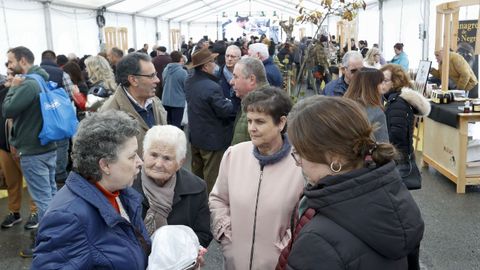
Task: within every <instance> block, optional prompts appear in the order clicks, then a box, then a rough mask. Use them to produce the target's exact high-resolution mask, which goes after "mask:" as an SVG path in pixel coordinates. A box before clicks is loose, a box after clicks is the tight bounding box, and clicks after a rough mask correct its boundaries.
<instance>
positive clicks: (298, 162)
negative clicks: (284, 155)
mask: <svg viewBox="0 0 480 270" xmlns="http://www.w3.org/2000/svg"><path fill="white" fill-rule="evenodd" d="M290 155H292V158H293V160H295V164H296V165H297V166H300V165H302V160H301V159H300V155H298V153H297V151H295V150H293V151H292V153H290Z"/></svg>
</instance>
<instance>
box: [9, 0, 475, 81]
mask: <svg viewBox="0 0 480 270" xmlns="http://www.w3.org/2000/svg"><path fill="white" fill-rule="evenodd" d="M298 2H299V0H278V1H269V0H0V36H1V38H0V52H6V51H7V50H8V48H10V47H14V46H19V45H23V46H26V47H28V48H30V49H31V50H32V51H33V52H34V54H35V55H36V56H37V60H39V59H38V58H39V55H40V54H41V52H42V51H44V50H45V49H47V48H48V49H53V50H54V51H55V52H56V53H57V54H68V53H71V52H73V53H76V54H77V55H79V56H83V55H84V54H95V53H97V52H98V51H99V50H100V49H101V46H100V42H99V40H100V39H102V40H103V39H104V33H103V31H100V30H99V27H98V26H97V20H96V18H97V15H98V14H99V12H102V9H103V8H104V9H103V10H104V12H103V17H104V18H105V26H106V27H109V26H110V27H123V28H126V29H127V32H128V35H127V40H128V47H133V48H138V47H141V46H142V45H143V44H144V43H148V44H149V45H150V47H151V46H153V45H164V46H166V47H167V48H169V49H175V48H172V47H173V46H172V42H171V32H172V31H177V32H179V33H180V35H181V36H182V37H183V38H185V39H188V38H190V37H191V38H193V40H194V41H197V40H199V39H200V38H201V37H202V36H204V35H208V36H209V37H210V38H211V39H212V40H215V39H217V38H221V26H220V25H221V20H222V19H223V18H224V17H234V16H237V15H240V16H267V17H270V18H272V19H273V20H276V21H278V20H286V19H288V17H290V16H291V17H295V16H296V15H297V14H298V11H297V10H296V8H295V6H296V5H297V4H298ZM319 2H320V1H319V0H304V1H303V4H304V6H306V7H307V8H310V9H313V8H315V7H316V6H317V5H318V4H317V3H319ZM366 2H367V9H366V10H364V11H363V10H362V11H360V12H359V15H358V17H357V39H358V40H367V41H368V42H369V44H370V45H371V44H373V43H379V44H380V46H381V47H382V48H383V50H384V56H385V58H386V59H387V60H389V59H391V57H393V49H392V46H393V45H394V44H395V43H396V42H403V43H404V44H405V51H406V53H407V54H408V55H409V58H410V62H411V67H412V68H415V67H416V65H417V64H418V62H419V60H421V59H426V58H429V59H434V57H433V48H434V40H435V37H434V35H435V14H436V13H435V12H436V6H437V5H438V4H441V3H443V2H446V1H445V0H378V1H376V0H367V1H366ZM479 13H480V7H479V5H476V6H470V7H468V8H462V9H461V10H460V20H468V19H470V20H476V19H478V17H479ZM338 20H339V18H336V17H330V18H328V19H327V20H326V23H325V25H326V26H325V27H326V29H327V30H328V31H329V32H330V33H331V34H333V35H335V34H336V29H337V21H338ZM422 28H423V29H425V34H426V35H425V37H424V38H422V39H420V38H419V36H420V31H421V30H420V29H422ZM315 29H316V28H315V26H313V25H305V24H299V25H296V26H295V28H294V36H296V37H299V36H300V33H303V34H305V35H306V36H312V35H313V33H314V32H315ZM282 38H285V35H283V36H282ZM36 62H38V61H36ZM0 73H5V67H4V66H3V65H2V66H1V67H0Z"/></svg>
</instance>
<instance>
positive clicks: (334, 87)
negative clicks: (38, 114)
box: [323, 76, 348, 97]
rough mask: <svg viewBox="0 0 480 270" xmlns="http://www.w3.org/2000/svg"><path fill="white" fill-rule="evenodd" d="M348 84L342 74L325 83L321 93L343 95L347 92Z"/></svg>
mask: <svg viewBox="0 0 480 270" xmlns="http://www.w3.org/2000/svg"><path fill="white" fill-rule="evenodd" d="M347 89H348V84H347V83H346V82H345V80H344V78H343V76H342V77H340V78H338V79H336V80H333V81H331V82H329V83H327V85H325V89H323V94H324V95H325V96H340V97H341V96H343V95H344V94H345V92H347Z"/></svg>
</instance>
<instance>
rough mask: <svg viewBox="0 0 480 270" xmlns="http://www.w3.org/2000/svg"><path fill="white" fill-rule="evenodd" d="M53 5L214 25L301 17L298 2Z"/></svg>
mask: <svg viewBox="0 0 480 270" xmlns="http://www.w3.org/2000/svg"><path fill="white" fill-rule="evenodd" d="M45 1H46V0H39V2H45ZM50 3H51V4H52V5H64V6H70V7H78V8H88V9H100V8H102V7H106V8H107V11H110V12H118V13H124V14H132V15H138V16H144V17H152V18H158V19H160V20H167V21H168V20H171V21H178V22H195V21H215V20H216V19H217V17H219V18H221V16H222V14H223V12H225V13H226V15H227V16H229V17H232V16H235V14H236V13H237V12H238V14H239V15H240V16H248V15H252V16H259V14H260V12H261V11H263V12H265V13H266V14H267V16H271V15H272V14H273V11H276V12H277V14H278V15H279V16H280V15H281V14H283V15H285V16H287V17H288V16H294V15H296V14H298V12H297V10H296V9H295V6H296V5H297V3H298V1H297V0H279V1H276V2H271V1H270V0H251V1H249V0H242V1H238V0H200V1H199V0H50ZM303 5H304V6H305V7H306V8H309V9H313V8H314V7H316V6H317V7H318V6H319V4H318V3H315V2H314V1H313V0H305V1H304V4H303ZM202 14H204V15H205V16H201V15H202Z"/></svg>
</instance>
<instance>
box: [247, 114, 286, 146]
mask: <svg viewBox="0 0 480 270" xmlns="http://www.w3.org/2000/svg"><path fill="white" fill-rule="evenodd" d="M286 121H287V120H286V117H285V116H282V118H280V123H278V125H276V124H275V123H274V122H273V118H272V116H270V115H268V114H265V113H263V112H247V122H248V134H250V138H251V140H252V143H253V145H255V146H256V147H262V146H268V145H270V144H271V143H272V142H273V141H275V140H276V139H281V136H282V135H281V131H282V130H283V128H284V127H285V123H286Z"/></svg>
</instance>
